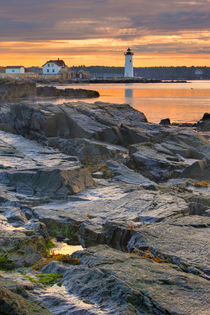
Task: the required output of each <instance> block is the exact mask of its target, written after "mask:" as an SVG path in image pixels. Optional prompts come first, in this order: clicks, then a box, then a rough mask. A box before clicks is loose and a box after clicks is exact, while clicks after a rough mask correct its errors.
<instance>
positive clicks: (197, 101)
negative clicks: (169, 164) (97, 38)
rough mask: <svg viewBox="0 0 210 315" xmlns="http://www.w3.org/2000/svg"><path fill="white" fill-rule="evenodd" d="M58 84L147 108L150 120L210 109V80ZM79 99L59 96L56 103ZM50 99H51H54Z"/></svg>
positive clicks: (195, 115)
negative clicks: (154, 82)
mask: <svg viewBox="0 0 210 315" xmlns="http://www.w3.org/2000/svg"><path fill="white" fill-rule="evenodd" d="M57 87H58V88H77V89H78V88H83V89H92V90H97V91H98V92H99V93H100V98H98V99H84V100H83V101H85V102H89V103H94V102H95V101H101V102H109V103H116V104H122V103H128V104H130V105H131V106H133V107H134V108H135V109H137V110H139V111H141V112H143V113H144V114H145V115H146V117H147V119H148V120H149V121H150V122H155V123H158V122H159V121H160V120H161V119H163V118H166V117H168V118H170V119H171V121H172V122H193V123H194V122H196V121H198V120H199V119H201V117H202V116H203V114H204V113H205V112H209V110H210V81H193V82H189V83H186V84H183V83H160V84H158V83H157V84H152V83H151V84H141V83H138V84H137V83H134V84H77V85H73V84H71V85H63V86H59V85H58V86H57ZM66 101H67V102H68V101H70V102H72V101H78V100H66V99H56V100H54V101H50V102H51V103H53V104H55V105H56V104H61V103H63V102H66ZM50 102H49V100H48V103H50Z"/></svg>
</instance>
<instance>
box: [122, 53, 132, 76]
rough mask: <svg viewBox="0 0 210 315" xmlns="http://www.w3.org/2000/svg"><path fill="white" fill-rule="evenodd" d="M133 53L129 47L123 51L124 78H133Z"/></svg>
mask: <svg viewBox="0 0 210 315" xmlns="http://www.w3.org/2000/svg"><path fill="white" fill-rule="evenodd" d="M133 55H134V53H133V52H132V51H131V49H130V48H128V49H127V51H126V52H125V72H124V76H125V78H133Z"/></svg>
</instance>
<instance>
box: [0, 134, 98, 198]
mask: <svg viewBox="0 0 210 315" xmlns="http://www.w3.org/2000/svg"><path fill="white" fill-rule="evenodd" d="M0 162H1V170H0V182H1V183H2V184H6V185H9V186H11V187H13V188H15V189H16V191H17V193H23V194H26V195H37V196H44V197H54V196H57V197H62V196H67V195H68V194H74V193H77V192H80V191H81V190H84V189H85V188H86V187H90V186H92V185H94V181H93V179H92V177H91V175H90V173H89V172H88V170H87V169H85V168H82V167H81V165H80V162H79V161H78V159H77V158H76V157H72V156H68V155H65V154H61V153H59V152H58V151H56V150H53V149H48V148H47V147H44V146H42V145H40V144H38V143H36V142H35V141H31V140H27V139H24V138H23V137H22V136H17V135H12V134H8V133H5V132H3V131H2V132H0Z"/></svg>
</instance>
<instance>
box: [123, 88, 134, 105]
mask: <svg viewBox="0 0 210 315" xmlns="http://www.w3.org/2000/svg"><path fill="white" fill-rule="evenodd" d="M125 103H128V104H130V105H131V106H133V89H125Z"/></svg>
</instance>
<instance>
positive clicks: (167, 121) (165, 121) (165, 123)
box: [160, 118, 171, 126]
mask: <svg viewBox="0 0 210 315" xmlns="http://www.w3.org/2000/svg"><path fill="white" fill-rule="evenodd" d="M170 124H171V121H170V119H169V118H165V119H161V121H160V125H163V126H169V125H170Z"/></svg>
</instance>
